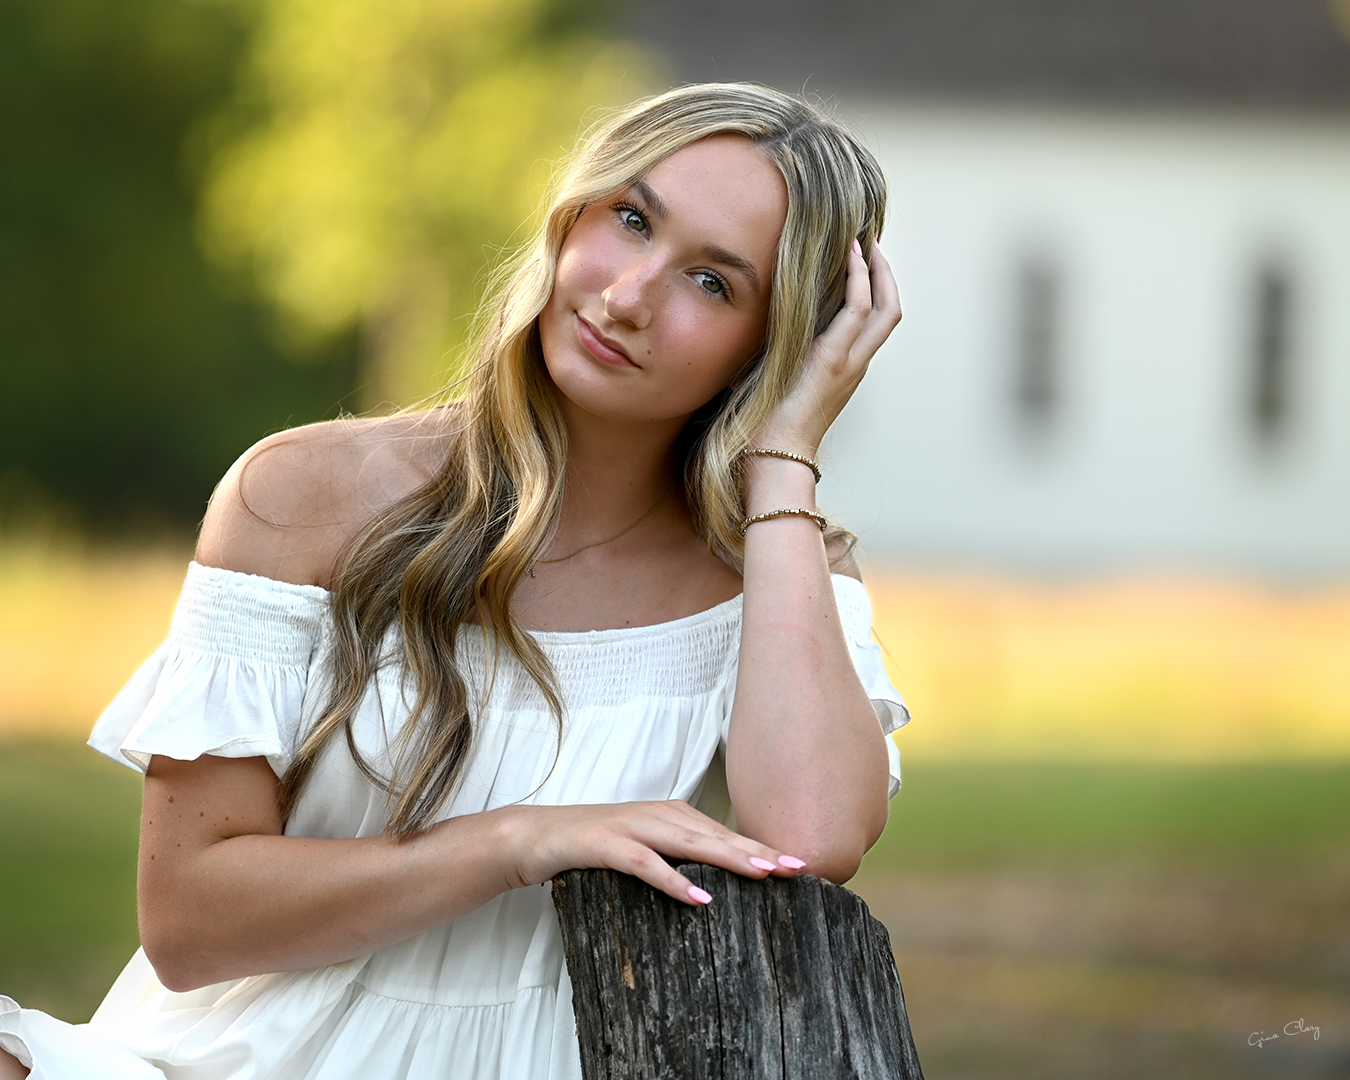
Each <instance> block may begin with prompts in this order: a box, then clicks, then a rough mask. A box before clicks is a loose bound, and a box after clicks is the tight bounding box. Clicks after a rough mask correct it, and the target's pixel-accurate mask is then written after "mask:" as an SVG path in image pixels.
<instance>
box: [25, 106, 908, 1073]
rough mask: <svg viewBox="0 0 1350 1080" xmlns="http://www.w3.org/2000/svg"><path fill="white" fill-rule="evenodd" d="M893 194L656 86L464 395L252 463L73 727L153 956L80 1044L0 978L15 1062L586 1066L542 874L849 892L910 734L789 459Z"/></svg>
mask: <svg viewBox="0 0 1350 1080" xmlns="http://www.w3.org/2000/svg"><path fill="white" fill-rule="evenodd" d="M884 204H885V184H884V180H883V178H882V175H881V173H880V170H879V169H878V167H877V165H876V163H875V161H874V160H873V159H872V157H871V155H870V154H868V152H867V151H866V150H865V149H864V148H863V147H862V146H861V145H859V143H858V142H857V141H856V140H855V139H854V138H853V137H852V136H850V135H849V134H848V133H847V132H845V131H844V130H843V129H842V128H841V127H839V126H838V125H836V124H835V123H834V122H832V121H831V120H829V119H827V118H825V117H823V116H821V115H820V114H818V113H817V112H816V111H815V110H813V109H812V108H811V107H810V106H808V105H806V104H804V103H803V102H801V101H798V100H796V99H794V98H790V97H786V96H784V95H781V94H778V93H776V92H774V91H771V90H766V89H762V88H758V87H753V86H745V85H708V86H693V87H686V88H684V89H680V90H676V91H673V92H671V93H669V94H666V95H664V96H662V97H658V98H656V99H653V100H650V101H646V102H643V103H640V104H638V105H636V106H634V107H632V108H630V109H628V110H627V111H625V112H623V113H622V114H620V115H617V116H616V117H614V118H613V119H611V120H610V121H608V122H607V123H605V124H604V125H603V126H601V127H600V128H599V129H598V130H597V131H595V132H594V133H593V134H592V135H591V136H590V137H589V138H588V139H587V140H585V141H584V143H583V144H582V145H581V147H580V148H579V149H578V150H577V151H576V153H575V154H574V155H573V157H572V159H571V161H570V163H569V164H568V166H567V168H566V169H565V170H564V171H563V173H562V175H561V179H560V181H559V183H558V185H557V189H556V193H555V196H554V198H553V201H552V203H551V205H550V207H549V209H548V213H547V215H546V219H545V223H544V225H543V227H542V229H541V231H540V233H539V235H538V236H537V237H536V238H535V240H534V241H533V243H532V244H530V245H529V246H528V247H527V248H526V249H525V250H524V251H523V252H522V253H521V254H520V255H519V256H518V257H517V259H516V260H515V261H514V262H513V263H512V264H511V265H510V266H508V267H507V268H506V269H505V270H504V271H503V272H502V274H501V276H500V280H499V284H498V287H497V288H496V291H495V293H494V296H495V299H493V300H492V301H491V302H490V303H489V304H488V305H486V306H485V313H484V314H483V316H482V318H481V319H480V322H479V325H478V328H477V332H476V337H475V352H474V364H473V367H472V371H471V374H470V375H469V377H468V379H467V387H466V388H465V389H464V391H463V392H462V393H460V394H458V395H456V396H454V397H453V400H450V401H448V402H447V403H446V404H444V405H442V406H440V407H436V408H432V409H429V410H424V411H421V412H415V413H411V414H403V415H398V416H394V417H389V418H382V419H362V420H346V421H340V422H336V423H332V424H320V425H316V426H313V427H307V428H302V429H299V430H296V431H290V432H286V433H283V434H281V435H277V436H273V437H271V438H269V439H266V440H264V441H263V442H262V443H260V444H259V445H258V446H256V447H255V448H254V449H252V450H251V451H249V453H247V454H246V455H245V456H244V457H243V458H242V459H241V461H240V462H239V463H238V464H237V465H236V466H235V467H234V468H233V469H232V470H231V471H230V472H229V474H228V475H227V476H226V477H225V479H224V480H223V481H222V482H221V484H220V486H219V488H218V489H217V491H216V493H215V495H214V497H213V499H212V502H211V507H210V510H209V511H208V513H207V516H206V519H205V521H204V523H203V525H202V531H201V538H200V542H199V545H198V549H197V558H196V561H195V563H194V564H192V566H191V567H190V568H189V572H188V577H187V582H186V584H185V586H184V591H183V596H182V599H181V601H180V603H179V607H178V612H177V615H176V616H175V621H174V625H173V629H172V632H171V634H170V637H169V640H168V641H167V642H166V643H165V645H164V646H163V647H162V648H161V649H160V650H159V651H158V652H157V653H156V654H155V656H154V657H153V658H152V659H151V660H150V661H149V662H147V664H146V665H145V667H143V668H142V669H141V671H140V672H139V673H138V674H137V675H136V676H135V678H134V679H133V680H132V682H131V683H130V684H129V685H128V686H127V688H126V689H125V690H124V691H123V692H122V694H121V695H119V697H118V698H117V699H116V701H114V703H113V704H112V706H111V707H110V708H109V709H108V711H107V713H105V715H104V716H103V717H102V719H101V720H100V721H99V724H98V726H97V727H96V728H95V730H94V735H93V738H92V740H91V742H92V744H93V745H94V746H95V747H96V748H97V749H99V750H101V751H103V752H104V753H107V754H109V755H110V756H112V757H114V758H116V759H117V760H120V761H122V762H124V763H130V764H132V765H134V766H136V767H138V768H141V769H143V770H145V773H146V781H145V799H144V813H143V819H142V826H141V856H140V874H139V904H140V926H141V938H142V942H143V950H142V951H141V952H139V953H138V954H137V955H136V957H135V958H133V960H132V961H131V963H130V965H129V966H128V967H127V969H126V971H125V972H124V973H123V975H122V976H121V977H120V978H119V980H118V981H117V983H116V985H115V986H114V987H113V989H112V991H111V992H110V993H109V995H108V998H107V1000H106V1001H105V1002H104V1004H103V1005H102V1007H101V1008H100V1009H99V1011H98V1013H97V1014H96V1015H95V1017H94V1019H93V1021H92V1022H91V1023H90V1024H89V1025H88V1026H85V1027H78V1028H77V1027H70V1026H67V1025H64V1024H61V1023H60V1022H59V1021H55V1020H53V1019H51V1018H50V1017H47V1016H45V1015H43V1014H41V1013H35V1012H31V1011H25V1010H20V1009H18V1007H17V1006H15V1005H14V1004H13V1003H12V1002H10V1001H9V1000H8V999H0V1046H3V1048H4V1050H5V1051H8V1053H7V1054H0V1063H2V1064H3V1067H0V1075H2V1076H23V1075H25V1074H26V1071H27V1068H28V1067H29V1066H30V1064H31V1065H32V1068H33V1076H34V1077H43V1078H45V1077H93V1076H98V1077H102V1078H116V1080H131V1078H159V1080H162V1078H164V1077H168V1078H171V1080H172V1078H187V1077H191V1078H193V1080H243V1078H249V1080H262V1078H268V1080H271V1078H282V1077H285V1078H288V1080H289V1078H294V1080H300V1078H315V1080H320V1078H321V1080H347V1078H351V1080H357V1078H359V1080H395V1078H397V1080H403V1078H413V1080H417V1078H428V1080H430V1078H432V1077H435V1078H436V1080H443V1078H446V1077H450V1078H455V1080H471V1078H472V1080H488V1078H524V1077H530V1078H554V1080H557V1078H562V1077H576V1076H578V1075H579V1069H580V1065H579V1058H578V1051H577V1045H576V1033H575V1027H574V1023H573V1019H572V1013H571V988H570V984H569V983H568V980H567V973H566V968H565V966H564V963H563V959H562V952H561V945H560V939H559V933H558V928H557V925H556V920H555V917H554V914H553V911H552V908H551V903H550V900H549V896H548V888H547V883H548V882H549V880H550V878H551V877H552V876H553V875H554V874H556V873H558V872H560V871H562V870H566V869H568V868H571V867H612V868H614V869H617V870H621V871H623V872H625V873H629V874H634V875H637V876H638V877H640V878H643V879H645V880H646V881H648V882H650V883H651V885H652V886H654V887H655V888H656V889H659V890H661V891H662V892H665V893H667V894H669V895H670V896H672V897H674V898H675V899H677V900H679V901H681V902H683V903H688V904H705V903H713V904H715V903H716V902H717V898H716V897H710V896H709V895H708V894H707V893H705V892H703V891H702V890H700V889H698V888H696V887H694V886H693V885H691V883H690V882H689V881H688V880H686V879H685V878H683V877H682V876H681V875H680V874H678V873H676V871H675V870H674V869H673V867H672V864H677V863H679V862H682V861H691V860H692V861H701V862H706V863H713V864H716V865H718V866H722V867H725V868H727V869H729V870H732V871H735V872H736V873H739V874H743V875H745V876H747V877H751V878H763V877H765V876H767V875H769V874H775V875H779V876H791V875H792V874H794V873H796V872H798V871H801V870H806V871H809V872H811V873H814V874H817V875H820V876H823V877H826V878H830V879H832V880H835V881H843V880H845V879H847V878H848V877H849V876H850V875H852V874H853V872H854V871H855V870H856V868H857V866H858V863H859V860H860V859H861V858H862V856H863V854H864V852H866V850H867V849H868V847H869V846H870V845H871V844H872V843H873V842H874V841H875V840H876V838H877V836H878V835H879V834H880V832H881V830H882V827H883V825H884V824H885V821H886V809H887V799H888V796H889V794H893V792H894V789H895V787H896V786H897V785H898V782H899V779H898V766H897V764H896V759H895V754H894V748H893V747H892V745H891V744H890V742H889V740H888V739H887V734H888V732H889V731H891V730H893V729H894V728H895V727H898V726H899V725H900V724H901V723H903V722H904V721H905V719H906V718H907V717H906V714H905V711H904V706H903V704H902V703H901V700H900V697H899V696H898V695H897V694H896V692H895V691H894V689H892V688H891V686H890V685H889V683H888V682H887V680H886V677H885V674H884V672H883V670H882V668H881V665H880V662H879V658H878V655H877V650H876V648H875V647H874V646H873V645H871V644H870V642H869V633H870V613H869V608H868V604H867V598H866V593H865V592H864V591H863V589H862V586H861V585H860V583H859V582H858V580H857V570H856V567H855V565H854V563H853V560H852V557H851V554H850V538H849V536H848V535H847V534H846V533H843V532H842V531H841V530H837V529H833V528H827V527H826V522H825V520H824V519H823V518H822V517H820V516H819V514H818V511H817V510H816V503H815V485H816V481H817V466H816V465H815V462H814V459H815V457H816V454H817V449H818V447H819V446H820V442H821V439H822V437H823V436H824V435H825V432H826V430H827V429H828V428H829V426H830V423H831V422H832V421H833V420H834V419H835V417H836V416H838V414H839V412H840V410H841V409H842V408H843V406H844V404H845V403H846V402H847V401H848V399H849V397H850V395H851V394H852V393H853V392H854V390H855V389H856V388H857V386H858V384H859V381H860V380H861V379H862V377H863V373H864V372H865V371H866V369H867V365H868V362H869V360H870V359H871V357H872V355H873V354H874V353H875V352H876V350H877V348H878V347H879V346H880V345H881V343H882V342H883V341H884V340H885V338H886V337H887V335H888V334H889V333H890V332H891V330H892V329H893V328H894V326H895V325H896V323H897V322H898V321H899V319H900V305H899V298H898V294H897V290H896V285H895V281H894V278H893V277H892V275H891V272H890V269H889V268H888V266H887V264H886V260H885V259H884V258H883V257H882V256H881V254H880V251H879V250H878V249H877V248H876V238H877V236H878V234H879V232H880V229H881V225H882V217H883V213H884ZM832 568H833V571H834V573H833V574H832V573H831V570H832Z"/></svg>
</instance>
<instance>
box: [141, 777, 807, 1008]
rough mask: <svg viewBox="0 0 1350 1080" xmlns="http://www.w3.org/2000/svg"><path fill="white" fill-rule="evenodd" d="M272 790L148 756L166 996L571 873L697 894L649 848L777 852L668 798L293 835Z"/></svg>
mask: <svg viewBox="0 0 1350 1080" xmlns="http://www.w3.org/2000/svg"><path fill="white" fill-rule="evenodd" d="M277 793H278V782H277V778H276V776H275V775H274V774H273V772H272V770H271V768H270V766H269V765H268V764H267V761H266V759H264V758H237V759H230V758H217V757H209V756H208V757H202V758H198V759H197V760H196V761H175V760H173V759H172V758H165V757H159V756H156V757H154V758H152V759H151V764H150V769H149V771H148V772H147V774H146V782H145V798H144V805H143V809H142V817H141V853H140V866H139V872H138V875H137V894H138V895H137V900H138V910H139V915H140V930H141V942H142V944H143V946H144V947H145V952H146V955H147V956H148V957H149V958H150V962H151V964H153V965H154V968H155V971H156V973H157V974H158V975H159V978H160V981H161V982H163V983H164V985H165V986H167V987H168V988H169V989H170V990H178V991H183V990H190V989H194V988H196V987H199V986H207V985H210V984H211V983H216V982H221V981H223V980H225V979H234V978H240V977H242V976H245V975H258V974H263V973H266V972H273V971H298V970H304V969H308V968H315V967H321V966H323V965H325V964H332V963H338V962H340V961H343V960H349V959H351V958H353V957H357V956H364V955H365V954H367V953H370V952H374V951H375V950H376V949H380V948H383V947H384V946H386V945H392V944H393V943H395V942H397V941H401V940H403V939H404V938H407V937H411V936H412V935H413V934H417V933H420V932H421V931H423V930H426V929H428V928H429V927H432V926H435V925H437V924H438V923H442V922H445V921H447V920H449V919H453V918H456V917H457V916H459V915H462V914H464V913H466V912H468V911H471V910H473V909H474V908H476V907H478V906H480V905H481V904H483V903H485V902H486V901H488V900H490V899H491V898H492V897H494V896H496V895H497V894H498V893H503V892H506V891H507V890H509V889H513V888H520V887H522V886H525V885H534V884H538V883H540V882H544V881H547V880H549V879H550V878H551V877H552V876H553V875H554V874H557V873H560V872H561V871H563V870H567V869H570V868H572V867H576V866H585V867H610V868H612V869H616V870H621V871H622V872H624V873H626V874H633V875H635V876H637V877H641V878H643V879H644V880H645V881H647V882H649V883H650V884H651V885H653V886H655V887H656V888H658V889H661V890H662V891H663V892H666V893H668V894H669V895H670V896H673V897H674V898H675V899H677V900H681V901H684V902H686V903H689V902H695V903H698V902H704V901H702V900H701V898H700V896H699V895H698V894H697V893H691V892H690V890H691V889H692V888H693V886H692V885H691V883H690V882H689V881H688V879H686V878H685V877H683V876H682V875H680V874H677V873H676V872H675V871H674V869H672V867H671V866H670V865H669V864H668V863H667V862H665V860H663V859H662V858H661V857H660V855H658V854H657V852H661V853H663V854H666V855H669V856H670V857H672V858H674V859H676V860H678V861H693V862H708V863H714V864H716V865H718V866H722V867H724V868H726V869H728V870H732V871H734V872H736V873H740V874H746V875H749V876H752V877H765V876H766V875H767V874H768V873H769V870H770V869H773V868H774V867H775V866H776V864H777V860H778V857H779V854H780V853H779V852H778V851H776V850H774V849H773V848H770V847H767V846H765V845H763V844H758V843H755V842H753V841H750V840H747V839H745V838H744V837H741V836H737V835H736V834H735V833H733V832H731V830H729V829H727V828H725V827H724V826H722V825H720V824H718V823H717V822H715V821H712V820H711V819H710V818H707V817H705V816H704V815H702V814H700V813H698V812H697V811H696V810H694V809H692V808H691V807H689V806H688V805H686V804H685V803H681V802H656V803H621V804H617V805H595V806H543V807H536V806H514V807H506V808H503V809H501V810H493V811H490V812H488V813H482V814H468V815H465V816H463V817H457V818H452V819H450V820H448V821H444V822H441V823H440V824H438V825H436V826H434V827H432V828H431V829H429V830H428V831H427V832H425V833H423V834H421V835H419V836H417V837H415V838H413V839H411V840H407V841H403V842H399V841H395V840H393V839H391V838H389V837H386V836H377V837H365V838H361V839H352V840H329V839H306V838H303V837H290V836H283V835H282V825H283V823H282V821H281V818H280V815H279V814H278V812H277ZM752 858H753V859H759V860H761V862H762V865H760V866H758V867H757V866H755V865H754V864H753V863H752V862H751V861H750V860H751V859H752ZM779 872H780V873H781V872H782V871H779Z"/></svg>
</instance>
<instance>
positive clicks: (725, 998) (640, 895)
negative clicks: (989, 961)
mask: <svg viewBox="0 0 1350 1080" xmlns="http://www.w3.org/2000/svg"><path fill="white" fill-rule="evenodd" d="M680 872H681V873H682V874H684V875H685V876H686V877H688V878H689V880H690V881H692V882H694V883H695V884H698V885H701V886H702V887H703V888H705V889H707V890H708V891H709V892H711V893H712V894H713V902H712V903H711V904H709V905H708V906H706V907H691V906H688V905H686V904H681V903H678V902H676V901H674V900H672V899H670V898H669V897H668V896H666V895H665V894H663V893H659V892H657V891H656V890H655V889H653V888H651V886H649V885H647V884H646V883H645V882H643V881H640V880H638V879H637V878H633V877H628V876H627V875H625V874H619V873H616V872H614V871H612V870H569V871H568V872H567V873H565V874H560V875H559V876H558V877H556V878H554V879H553V902H554V904H555V905H556V906H557V909H558V920H559V922H560V923H561V925H562V937H563V947H564V950H565V951H566V954H567V967H568V970H569V972H570V973H571V976H572V991H573V994H572V999H573V1003H574V1005H575V1008H576V1016H577V1035H578V1037H579V1038H580V1040H581V1072H582V1076H583V1077H584V1080H751V1078H767V1077H774V1078H775V1080H777V1078H780V1077H781V1078H784V1080H789V1078H791V1080H821V1078H822V1077H831V1078H835V1077H838V1078H845V1077H849V1078H857V1080H923V1072H922V1070H921V1069H920V1068H919V1057H918V1054H917V1053H916V1051H915V1049H914V1039H913V1037H912V1036H911V1035H910V1031H909V1019H908V1017H907V1016H906V1014H905V997H904V992H903V991H902V990H901V987H900V978H899V976H898V975H897V974H896V970H895V957H894V954H893V953H892V952H891V942H890V936H889V935H888V934H887V933H886V928H885V927H884V926H882V925H881V923H879V922H878V921H877V920H876V919H874V918H872V916H871V914H870V913H869V912H868V910H867V905H866V904H864V903H863V901H862V899H861V898H860V897H858V896H856V895H854V894H853V893H851V892H849V891H848V890H847V889H844V888H841V887H840V886H838V885H832V884H830V883H829V882H826V881H821V880H820V879H819V878H814V877H811V876H810V875H807V874H801V875H798V876H797V877H795V878H790V879H783V878H769V879H767V880H765V881H762V882H761V881H752V880H750V879H748V878H743V877H740V876H739V875H737V874H733V873H730V872H728V871H726V870H722V869H719V868H718V867H715V866H705V865H700V864H688V865H684V866H681V867H680Z"/></svg>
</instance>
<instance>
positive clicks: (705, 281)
mask: <svg viewBox="0 0 1350 1080" xmlns="http://www.w3.org/2000/svg"><path fill="white" fill-rule="evenodd" d="M695 280H697V281H698V283H699V284H700V285H702V286H703V288H704V290H705V291H707V292H709V293H711V294H712V295H713V296H720V297H723V298H725V297H726V296H728V295H729V293H730V291H731V290H729V289H728V288H727V283H726V281H725V280H724V279H723V278H721V277H720V276H718V275H717V274H714V273H713V272H712V271H711V270H700V271H699V272H698V273H697V274H696V275H695Z"/></svg>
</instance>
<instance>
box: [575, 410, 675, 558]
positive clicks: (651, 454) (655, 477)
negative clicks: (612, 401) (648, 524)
mask: <svg viewBox="0 0 1350 1080" xmlns="http://www.w3.org/2000/svg"><path fill="white" fill-rule="evenodd" d="M566 419H567V427H568V452H567V476H566V479H565V482H564V489H563V504H562V512H561V515H560V517H559V520H558V526H557V529H556V531H555V533H554V539H553V543H552V544H551V545H550V548H551V552H550V553H551V554H554V555H556V554H558V553H559V551H561V552H562V553H564V554H565V553H566V552H568V551H574V550H576V549H578V548H580V547H582V546H583V545H588V544H594V543H596V542H597V541H603V540H605V539H606V538H607V537H609V536H612V535H615V534H617V533H619V531H620V530H625V529H626V528H627V527H630V526H633V525H635V524H636V523H637V522H638V521H639V519H640V518H642V519H645V518H649V517H651V516H652V512H653V510H654V509H656V508H657V507H659V505H660V504H662V503H664V502H667V501H675V502H677V503H678V502H682V500H681V499H680V498H679V483H678V477H677V475H676V469H675V466H674V463H673V461H672V460H671V451H672V448H673V446H674V443H675V438H676V436H677V435H678V433H679V428H678V427H676V426H675V425H673V424H671V425H663V424H660V423H644V424H625V423H614V422H611V421H605V420H598V419H596V418H593V417H580V418H578V417H575V416H568V417H567V418H566Z"/></svg>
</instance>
